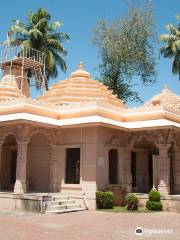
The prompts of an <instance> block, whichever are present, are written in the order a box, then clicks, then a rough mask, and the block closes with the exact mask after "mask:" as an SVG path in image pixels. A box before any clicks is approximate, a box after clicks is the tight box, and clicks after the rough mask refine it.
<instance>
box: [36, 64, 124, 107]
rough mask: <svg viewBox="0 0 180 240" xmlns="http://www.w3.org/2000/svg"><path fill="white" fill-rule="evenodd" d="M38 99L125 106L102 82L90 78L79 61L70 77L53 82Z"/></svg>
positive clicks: (55, 103) (58, 102) (66, 102)
mask: <svg viewBox="0 0 180 240" xmlns="http://www.w3.org/2000/svg"><path fill="white" fill-rule="evenodd" d="M38 100H40V101H44V102H47V103H51V104H54V105H56V106H59V105H63V104H75V103H82V102H101V103H108V104H111V105H114V106H120V107H125V105H124V103H123V101H122V100H120V99H118V98H117V97H116V96H115V95H113V93H112V91H111V90H109V89H108V87H107V86H105V85H104V84H103V83H101V82H99V81H97V80H92V79H90V74H89V73H88V72H86V71H85V70H84V67H83V63H82V62H80V64H79V65H78V69H77V70H76V71H75V72H73V73H71V74H70V78H69V79H66V80H61V81H59V82H57V83H55V84H54V85H53V86H52V87H51V88H50V89H49V91H48V92H46V93H45V94H44V95H43V96H41V97H39V98H38Z"/></svg>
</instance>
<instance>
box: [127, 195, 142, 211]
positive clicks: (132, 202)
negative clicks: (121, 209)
mask: <svg viewBox="0 0 180 240" xmlns="http://www.w3.org/2000/svg"><path fill="white" fill-rule="evenodd" d="M138 202H139V200H138V198H137V196H136V195H135V194H134V193H128V194H127V195H126V196H125V205H126V209H127V210H137V209H138Z"/></svg>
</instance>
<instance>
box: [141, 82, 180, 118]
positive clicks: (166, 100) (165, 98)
mask: <svg viewBox="0 0 180 240" xmlns="http://www.w3.org/2000/svg"><path fill="white" fill-rule="evenodd" d="M156 105H161V106H163V107H166V108H168V109H171V110H173V111H175V112H178V113H180V96H178V95H176V94H174V93H173V92H171V91H170V90H169V88H168V86H167V85H164V89H163V90H162V91H161V92H160V93H159V94H157V95H155V96H154V97H152V98H151V99H150V100H148V101H147V102H146V103H145V106H156Z"/></svg>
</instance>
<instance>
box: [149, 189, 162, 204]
mask: <svg viewBox="0 0 180 240" xmlns="http://www.w3.org/2000/svg"><path fill="white" fill-rule="evenodd" d="M160 198H161V194H160V192H158V191H156V190H151V191H150V192H149V200H150V201H154V202H160Z"/></svg>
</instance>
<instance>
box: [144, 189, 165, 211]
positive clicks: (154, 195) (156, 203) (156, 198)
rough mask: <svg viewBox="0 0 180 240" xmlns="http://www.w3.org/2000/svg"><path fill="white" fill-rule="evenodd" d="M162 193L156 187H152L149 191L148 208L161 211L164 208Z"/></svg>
mask: <svg viewBox="0 0 180 240" xmlns="http://www.w3.org/2000/svg"><path fill="white" fill-rule="evenodd" d="M160 199H161V194H160V192H158V191H157V190H156V189H152V190H151V191H150V192H149V200H148V201H147V202H146V208H147V209H148V210H153V211H160V210H162V209H163V206H162V203H161V201H160Z"/></svg>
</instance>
